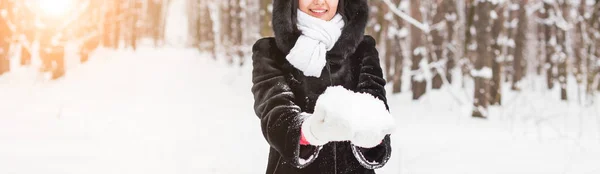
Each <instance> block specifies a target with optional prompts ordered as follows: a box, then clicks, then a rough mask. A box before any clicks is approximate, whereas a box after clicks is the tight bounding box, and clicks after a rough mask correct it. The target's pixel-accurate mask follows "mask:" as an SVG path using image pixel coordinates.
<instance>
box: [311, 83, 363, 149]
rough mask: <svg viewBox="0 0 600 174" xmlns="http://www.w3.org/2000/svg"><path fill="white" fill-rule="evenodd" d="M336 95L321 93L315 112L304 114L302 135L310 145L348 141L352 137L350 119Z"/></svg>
mask: <svg viewBox="0 0 600 174" xmlns="http://www.w3.org/2000/svg"><path fill="white" fill-rule="evenodd" d="M336 97H337V95H331V93H327V92H326V93H323V94H322V95H320V96H319V98H318V99H317V102H316V104H315V110H314V112H313V113H312V114H306V113H304V115H305V119H304V122H303V123H302V134H303V135H304V138H305V139H306V141H308V142H309V143H310V144H311V145H317V146H318V145H324V144H327V143H328V142H331V141H350V139H351V138H352V136H353V131H352V127H351V124H352V123H351V121H352V120H349V119H350V117H348V115H347V113H346V112H347V110H344V109H342V110H340V109H341V108H340V106H341V105H343V103H342V102H340V100H339V98H336Z"/></svg>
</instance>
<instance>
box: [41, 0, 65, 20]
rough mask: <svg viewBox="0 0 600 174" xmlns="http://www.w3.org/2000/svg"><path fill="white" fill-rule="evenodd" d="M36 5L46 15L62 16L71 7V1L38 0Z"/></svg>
mask: <svg viewBox="0 0 600 174" xmlns="http://www.w3.org/2000/svg"><path fill="white" fill-rule="evenodd" d="M38 5H39V7H40V9H41V10H42V11H43V12H44V13H45V14H47V15H51V16H63V15H65V14H66V13H67V11H68V10H69V8H70V7H71V5H73V0H38Z"/></svg>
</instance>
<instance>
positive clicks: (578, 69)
mask: <svg viewBox="0 0 600 174" xmlns="http://www.w3.org/2000/svg"><path fill="white" fill-rule="evenodd" d="M585 1H586V0H581V1H580V4H579V7H578V10H577V11H578V13H577V16H576V17H575V21H576V23H577V24H576V26H575V38H574V40H575V47H574V48H573V51H574V52H575V64H574V65H575V67H574V72H573V73H574V74H575V80H576V81H577V84H578V85H581V84H583V80H584V75H583V69H584V68H583V56H584V52H585V43H584V39H585V38H584V37H585V36H584V33H585V30H584V27H583V25H584V24H585V19H584V17H583V16H584V15H585Z"/></svg>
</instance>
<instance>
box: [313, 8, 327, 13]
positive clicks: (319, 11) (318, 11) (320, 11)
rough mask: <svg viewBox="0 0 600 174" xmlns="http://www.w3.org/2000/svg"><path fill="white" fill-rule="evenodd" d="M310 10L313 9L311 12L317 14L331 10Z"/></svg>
mask: <svg viewBox="0 0 600 174" xmlns="http://www.w3.org/2000/svg"><path fill="white" fill-rule="evenodd" d="M310 11H311V12H313V13H317V14H325V13H327V11H329V10H316V9H311V10H310Z"/></svg>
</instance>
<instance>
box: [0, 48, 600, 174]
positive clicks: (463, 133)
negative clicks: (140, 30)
mask: <svg viewBox="0 0 600 174" xmlns="http://www.w3.org/2000/svg"><path fill="white" fill-rule="evenodd" d="M250 69H251V67H248V66H246V67H242V68H231V67H229V66H226V65H224V63H221V62H215V61H212V58H211V57H209V56H208V55H203V54H198V53H197V52H196V51H195V50H194V49H173V48H164V49H151V48H140V51H139V52H137V53H133V52H129V51H116V52H115V51H108V50H100V51H98V52H97V53H96V54H94V55H93V56H92V57H91V60H90V62H88V63H86V64H84V65H74V66H71V67H70V68H69V71H68V74H67V76H66V77H65V78H64V79H61V80H59V81H56V82H53V81H40V80H39V78H38V75H37V73H36V71H35V69H32V68H31V69H30V68H20V69H16V70H15V71H13V72H11V73H9V74H6V75H3V76H0V98H1V99H2V100H0V113H1V114H0V142H2V143H0V173H15V174H34V173H51V174H53V173H60V174H62V173H85V174H93V173H115V174H119V173H127V174H132V173H140V174H142V173H143V174H162V173H177V174H179V173H183V174H186V173H219V174H220V173H263V172H264V169H265V167H266V161H267V154H268V144H267V143H266V141H265V140H264V137H263V136H262V132H261V131H260V130H261V129H260V121H259V120H258V118H257V117H256V116H255V114H254V111H253V109H252V105H253V97H252V94H251V93H250V91H249V90H250V87H251V81H250V79H251V78H250V75H251V71H250ZM573 81H574V80H570V82H573ZM535 84H539V85H542V84H544V83H543V80H541V81H539V82H536V83H535ZM504 86H506V87H508V86H510V85H504ZM528 86H531V85H528ZM469 88H470V89H472V88H471V87H469ZM569 89H575V88H571V87H570V88H569ZM457 93H460V92H457ZM504 93H505V95H504V97H505V98H504V102H503V103H504V104H505V106H504V107H492V108H490V119H489V120H485V121H484V120H476V119H471V118H470V117H469V114H470V111H471V106H470V105H469V104H465V105H462V106H461V105H457V104H456V103H455V101H454V100H453V99H452V97H451V96H450V94H449V93H447V92H445V90H442V91H431V92H428V94H427V95H428V96H429V97H425V98H424V100H422V101H416V102H415V101H412V100H411V97H410V96H411V95H410V93H402V94H399V95H389V96H388V100H389V105H390V106H391V108H390V110H391V113H392V114H393V116H394V119H395V120H396V123H397V124H398V125H397V130H396V131H395V133H394V134H393V137H392V145H393V148H394V150H393V156H392V159H391V160H390V162H389V163H388V164H387V165H386V167H384V168H382V169H379V170H378V173H382V174H392V173H394V174H395V173H457V174H459V173H492V174H494V173H498V174H505V173H544V174H546V173H548V174H554V173H556V174H559V173H560V174H562V173H568V174H570V173H573V174H579V173H595V172H598V171H600V166H598V165H597V164H598V163H599V162H600V146H599V145H600V143H599V142H600V141H599V140H600V136H599V133H598V132H599V131H600V127H599V124H600V122H598V121H597V120H598V114H599V112H598V111H597V108H598V107H599V106H598V104H596V105H594V106H592V107H589V108H582V107H580V106H578V105H577V104H576V103H563V102H559V100H558V97H559V95H558V93H556V91H554V92H552V93H550V91H548V92H543V93H540V92H537V93H535V92H530V91H525V92H522V93H511V92H509V90H508V89H505V90H504ZM550 94H553V95H550ZM569 95H572V96H575V95H576V93H572V94H571V93H570V94H569ZM462 100H467V99H466V98H463V99H462Z"/></svg>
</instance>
